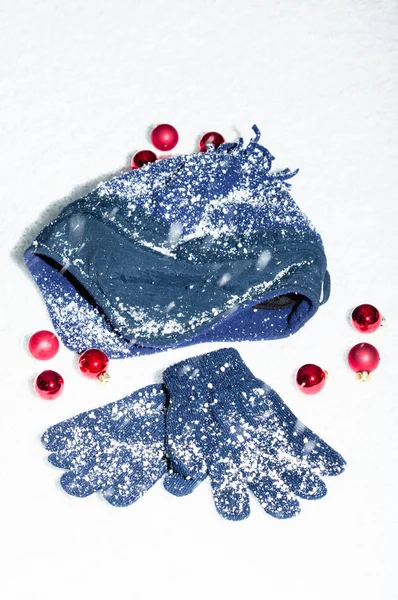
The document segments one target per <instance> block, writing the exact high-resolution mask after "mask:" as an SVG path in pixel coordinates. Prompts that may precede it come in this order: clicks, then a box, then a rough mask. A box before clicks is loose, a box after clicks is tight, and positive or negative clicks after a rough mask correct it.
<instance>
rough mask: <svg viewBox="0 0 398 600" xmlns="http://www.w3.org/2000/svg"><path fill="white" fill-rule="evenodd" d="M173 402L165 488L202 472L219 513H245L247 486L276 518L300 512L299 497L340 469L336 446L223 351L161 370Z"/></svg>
mask: <svg viewBox="0 0 398 600" xmlns="http://www.w3.org/2000/svg"><path fill="white" fill-rule="evenodd" d="M164 382H165V384H166V386H167V388H168V390H169V393H170V396H171V400H170V406H169V408H168V411H167V416H166V429H167V435H166V452H167V455H168V457H169V460H170V463H171V471H170V472H169V473H168V474H167V475H166V478H165V487H166V489H167V490H168V491H169V492H171V493H173V494H175V495H178V496H180V495H185V494H187V493H190V492H192V491H193V489H194V488H195V487H196V485H197V484H198V483H199V482H200V481H202V480H203V479H204V478H205V477H206V476H207V475H208V476H209V478H210V482H211V486H212V492H213V498H214V502H215V505H216V508H217V510H218V511H219V513H220V514H221V515H222V516H223V517H225V518H227V519H232V520H239V519H243V518H245V517H247V516H248V514H249V512H250V506H249V495H248V491H249V490H250V491H251V492H252V493H253V494H254V495H255V496H256V497H257V498H258V500H259V501H260V503H261V505H262V507H263V508H264V510H265V511H266V512H267V513H268V514H270V515H272V516H274V517H278V518H286V517H291V516H294V515H295V514H297V513H298V512H299V510H300V506H299V502H298V500H297V498H305V499H317V498H321V497H322V496H324V495H325V493H326V486H325V484H324V482H323V481H322V480H321V479H320V477H321V476H324V475H337V474H339V473H341V472H342V471H343V470H344V465H345V461H344V459H343V458H342V457H341V456H340V454H338V453H337V452H336V451H335V450H333V449H332V448H331V447H330V446H328V444H326V443H325V442H324V441H323V440H321V439H320V438H319V437H318V436H317V435H316V434H314V433H313V432H312V431H311V430H310V429H308V428H307V427H306V426H305V425H303V424H302V423H301V422H300V421H299V420H298V419H297V418H296V417H295V416H294V414H293V413H292V412H291V411H290V409H289V408H288V407H287V406H286V405H285V404H284V402H283V401H282V399H281V398H280V397H279V396H278V394H276V392H275V391H274V390H272V389H271V388H270V387H269V386H267V385H266V384H265V383H263V382H262V381H260V380H259V379H257V378H256V377H255V376H254V375H253V374H252V373H251V372H250V371H249V369H248V368H247V367H246V365H245V364H244V362H243V361H242V359H241V357H240V356H239V353H238V352H237V351H236V350H233V349H223V350H218V351H216V352H212V353H209V354H206V355H203V356H199V357H196V358H193V359H188V360H187V361H183V362H182V363H179V364H178V365H174V366H172V367H170V368H169V369H167V370H166V371H165V372H164Z"/></svg>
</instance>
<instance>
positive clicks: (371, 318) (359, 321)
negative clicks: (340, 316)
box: [351, 304, 382, 333]
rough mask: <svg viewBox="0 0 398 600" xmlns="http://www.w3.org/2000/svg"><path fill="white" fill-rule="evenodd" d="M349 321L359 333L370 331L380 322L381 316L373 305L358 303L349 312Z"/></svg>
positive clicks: (374, 329)
mask: <svg viewBox="0 0 398 600" xmlns="http://www.w3.org/2000/svg"><path fill="white" fill-rule="evenodd" d="M351 322H352V324H353V326H354V327H355V329H357V330H358V331H360V332H361V333H372V332H373V331H376V329H378V328H379V327H380V325H381V323H382V316H381V314H380V312H379V311H378V310H377V308H376V307H375V306H372V305H371V304H360V305H359V306H357V307H356V308H355V309H354V310H353V311H352V314H351Z"/></svg>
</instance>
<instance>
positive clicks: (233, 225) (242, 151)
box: [25, 127, 330, 357]
mask: <svg viewBox="0 0 398 600" xmlns="http://www.w3.org/2000/svg"><path fill="white" fill-rule="evenodd" d="M253 129H254V131H255V133H256V136H255V138H254V139H253V140H251V141H250V142H249V144H248V145H247V146H246V147H245V146H244V145H243V140H242V139H240V140H239V142H238V143H234V144H224V145H222V146H220V147H219V148H217V149H213V151H209V152H206V153H198V154H192V155H182V156H177V157H175V158H169V159H166V160H160V161H158V162H156V163H151V164H149V165H146V166H144V167H142V168H141V169H137V170H134V171H131V172H129V173H126V174H123V175H121V176H119V177H115V178H113V179H110V180H109V181H107V182H105V183H102V184H101V185H99V186H98V187H97V188H96V189H95V190H94V191H92V192H91V193H90V194H88V195H87V196H85V197H84V198H82V199H80V200H77V201H75V202H73V203H71V204H70V205H68V206H67V207H66V208H65V209H64V210H63V211H62V212H61V214H60V215H59V216H58V217H57V218H56V219H55V220H54V221H52V222H51V223H49V224H48V225H47V226H46V227H45V228H44V230H43V231H42V232H41V233H40V234H39V236H38V237H37V239H36V240H35V241H34V242H33V244H32V246H31V247H30V248H29V249H28V250H27V251H26V253H25V260H26V264H27V266H28V268H29V270H30V271H31V273H32V275H33V277H34V279H35V280H36V282H37V284H38V286H39V288H40V290H41V292H42V294H43V296H44V299H45V301H46V304H47V307H48V310H49V312H50V316H51V318H52V320H53V323H54V327H55V329H56V331H57V332H58V333H59V335H60V337H61V339H62V340H63V342H64V343H65V345H66V346H67V347H68V348H70V349H72V350H74V351H76V352H82V351H83V350H85V349H87V348H89V347H97V348H101V349H102V350H104V351H105V352H106V353H107V354H108V356H110V357H122V356H130V355H137V354H143V353H151V352H155V351H158V350H163V349H166V348H173V347H178V346H182V345H186V344H193V343H199V342H202V341H240V340H264V339H276V338H281V337H285V336H287V335H291V334H292V333H294V332H295V331H297V330H298V329H299V328H300V327H301V326H302V325H304V323H305V322H306V321H307V320H308V319H309V318H310V317H312V316H313V315H314V313H315V312H316V311H317V309H318V307H319V305H320V304H322V303H324V302H326V300H327V299H328V295H329V289H330V280H329V276H328V272H327V270H326V257H325V253H324V249H323V245H322V241H321V238H320V236H319V234H318V233H317V231H316V230H315V229H314V227H313V225H312V224H311V223H310V221H309V220H308V218H307V217H306V216H305V215H304V214H303V213H302V211H301V210H300V209H299V207H298V206H297V204H296V203H295V202H294V200H293V198H292V197H291V195H290V193H289V190H288V188H289V187H290V186H289V185H288V184H287V183H286V180H287V179H289V178H290V177H292V176H293V175H295V173H292V172H291V171H289V170H288V169H286V170H284V171H280V172H276V173H271V171H270V169H271V163H272V160H273V157H272V156H271V154H270V153H269V152H268V150H267V149H266V148H264V147H263V146H261V145H260V144H259V143H258V141H259V136H260V134H259V131H258V129H257V127H254V128H253Z"/></svg>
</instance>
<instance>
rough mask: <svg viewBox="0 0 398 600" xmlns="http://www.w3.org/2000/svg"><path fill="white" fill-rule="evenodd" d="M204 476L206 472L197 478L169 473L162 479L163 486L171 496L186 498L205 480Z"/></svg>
mask: <svg viewBox="0 0 398 600" xmlns="http://www.w3.org/2000/svg"><path fill="white" fill-rule="evenodd" d="M206 476H207V473H206V472H205V473H202V474H201V475H200V476H197V477H191V476H190V475H188V476H187V477H183V476H182V475H179V474H178V473H174V472H169V473H167V474H166V477H165V478H164V481H163V485H164V487H165V489H166V490H167V491H168V492H169V493H170V494H173V496H187V495H188V494H192V492H193V491H194V489H195V488H196V487H197V486H198V485H199V484H200V483H201V482H202V481H203V480H204V479H206Z"/></svg>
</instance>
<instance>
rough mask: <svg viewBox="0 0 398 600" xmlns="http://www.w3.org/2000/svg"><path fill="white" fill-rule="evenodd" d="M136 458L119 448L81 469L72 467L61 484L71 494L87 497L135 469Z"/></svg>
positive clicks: (102, 455)
mask: <svg viewBox="0 0 398 600" xmlns="http://www.w3.org/2000/svg"><path fill="white" fill-rule="evenodd" d="M135 462H136V461H135V460H134V459H133V458H132V457H131V454H130V453H129V452H128V451H127V450H126V449H124V448H117V449H115V450H114V451H113V452H112V450H110V451H109V452H108V454H101V455H97V456H96V459H95V461H94V462H91V463H89V464H87V465H85V466H84V467H82V468H80V469H71V470H69V471H67V472H66V473H64V474H63V475H62V477H61V479H60V483H61V486H62V487H63V489H64V490H65V492H67V493H68V494H70V495H71V496H78V497H79V498H85V497H86V496H89V495H90V494H93V493H94V492H98V491H100V490H103V489H106V488H109V487H111V486H112V485H113V483H114V482H115V481H116V480H117V479H118V478H119V477H120V476H121V474H122V473H123V472H124V471H126V472H128V471H130V470H132V469H134V467H135V466H136V465H135Z"/></svg>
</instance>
